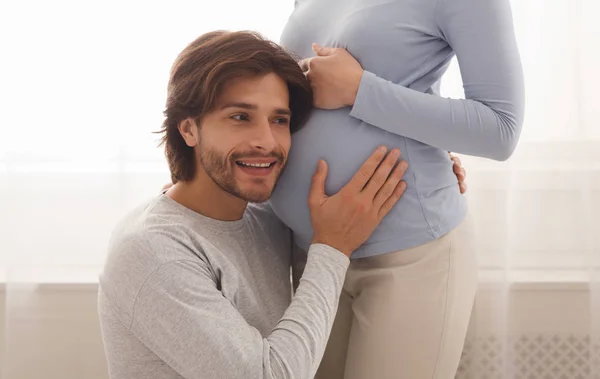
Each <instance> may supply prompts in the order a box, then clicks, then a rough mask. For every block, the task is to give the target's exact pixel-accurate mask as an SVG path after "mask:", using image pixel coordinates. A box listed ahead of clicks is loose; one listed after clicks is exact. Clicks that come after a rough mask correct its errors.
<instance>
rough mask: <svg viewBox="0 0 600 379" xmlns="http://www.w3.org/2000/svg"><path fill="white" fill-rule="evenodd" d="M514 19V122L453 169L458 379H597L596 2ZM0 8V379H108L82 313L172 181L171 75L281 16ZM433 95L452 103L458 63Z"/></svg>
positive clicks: (270, 30) (559, 2) (27, 5)
mask: <svg viewBox="0 0 600 379" xmlns="http://www.w3.org/2000/svg"><path fill="white" fill-rule="evenodd" d="M512 5H513V13H514V18H515V27H516V33H517V36H518V42H519V46H520V50H521V55H522V60H523V65H524V70H525V75H526V85H527V115H526V120H525V125H524V130H523V135H522V138H521V142H520V144H519V147H518V149H517V152H516V153H515V155H514V157H513V158H511V159H510V160H509V161H508V162H503V163H497V162H491V161H487V160H483V159H477V158H471V157H461V158H462V159H463V163H464V166H465V167H466V169H467V172H468V178H467V183H468V185H469V191H468V194H467V196H468V197H469V201H470V204H471V210H472V213H473V214H474V216H475V218H476V220H477V221H478V228H479V229H478V230H479V232H478V236H479V262H480V278H481V289H480V293H479V295H478V299H477V303H476V306H475V310H474V313H473V319H472V325H471V328H470V331H469V336H468V340H467V344H466V347H465V352H464V356H463V360H462V362H461V367H460V371H459V374H458V377H460V378H473V379H480V378H502V379H504V378H507V379H508V378H536V379H537V378H550V379H555V378H556V379H558V378H585V379H588V378H594V379H595V378H600V361H599V360H598V357H600V237H599V235H600V222H599V221H598V215H599V214H600V121H598V120H599V118H600V106H599V105H598V104H597V100H596V97H595V96H594V95H595V92H596V91H597V90H598V87H599V85H600V70H599V68H600V29H599V28H598V26H597V24H598V21H597V15H598V14H600V3H599V2H598V1H597V0H545V1H542V0H513V1H512ZM3 7H4V9H3V10H2V11H1V12H0V32H1V33H0V35H1V36H2V37H1V38H2V45H0V46H1V48H2V58H1V59H0V61H1V66H0V79H1V81H0V83H2V84H1V89H0V96H2V97H1V98H0V104H1V107H2V108H1V114H2V116H3V118H2V120H1V121H0V127H1V133H0V282H1V283H6V284H5V285H4V286H2V288H0V325H4V327H3V328H1V327H0V347H1V348H0V377H2V378H3V379H14V378H19V379H21V378H29V377H31V378H33V377H40V376H39V374H40V372H41V373H43V375H45V376H44V377H46V378H82V377H86V378H105V377H106V376H105V371H104V370H105V368H103V367H102V359H103V357H102V356H101V342H99V340H98V336H97V333H96V332H97V330H96V332H93V333H91V334H90V333H89V332H86V330H88V329H89V327H90V325H91V324H94V323H95V319H94V316H93V315H92V313H93V312H92V313H90V312H88V311H90V310H93V305H94V299H93V298H94V288H95V287H94V285H95V284H94V283H95V281H96V277H97V273H98V270H99V267H100V265H101V263H102V260H103V257H104V254H105V251H106V246H107V240H108V236H109V234H110V231H111V230H112V228H113V226H114V224H115V222H116V221H117V220H118V219H119V218H120V217H121V216H122V215H123V214H124V213H125V212H127V211H128V210H129V209H131V208H132V207H133V206H135V205H137V204H139V203H141V202H143V201H144V200H145V199H147V198H149V197H150V196H153V195H155V194H156V193H157V192H158V191H159V189H160V187H161V186H162V185H163V184H164V183H166V182H167V181H168V180H169V175H168V171H167V167H166V164H165V161H164V158H163V156H162V152H161V150H160V149H158V148H157V147H156V145H157V135H155V134H152V132H153V131H156V130H158V129H159V127H160V124H161V122H162V114H161V112H162V110H163V106H164V102H165V95H166V83H167V79H168V71H169V68H170V65H171V63H172V61H173V60H174V58H175V57H176V55H177V53H178V52H179V51H180V50H181V49H182V48H183V47H184V46H185V45H186V44H187V43H189V42H190V41H191V40H193V39H194V38H195V37H197V36H198V35H200V34H202V33H204V32H206V31H209V30H214V29H252V30H258V31H260V32H262V33H263V34H264V35H266V36H267V37H269V38H272V39H274V40H277V39H278V37H279V34H280V33H281V30H282V29H283V26H284V25H285V22H286V20H287V17H288V15H289V13H290V12H291V10H292V8H293V1H292V0H285V1H283V0H254V1H247V0H221V1H217V2H215V1H208V0H195V1H190V0H179V1H171V2H160V3H156V2H141V1H129V2H124V1H116V0H107V1H102V2H101V1H86V2H75V1H68V0H57V1H52V2H42V1H10V0H8V1H6V2H4V4H3ZM442 88H443V94H444V95H445V96H448V97H462V85H461V81H460V75H459V73H458V69H457V67H456V65H453V66H452V67H451V69H450V71H449V73H448V74H447V75H446V77H445V79H444V83H443V86H442ZM82 307H88V308H85V309H86V310H82V309H83V308H82ZM86 312H87V313H86ZM48 325H52V327H47V326H48ZM94 327H95V326H94ZM61 328H62V329H61ZM92 330H93V329H92ZM90 338H92V339H94V341H89V340H88V339H90ZM93 354H98V355H99V357H92V356H91V355H93ZM74 356H76V357H79V358H80V359H79V360H77V359H76V361H77V362H74V360H73V357H74ZM81 359H83V361H82V360H81ZM2 375H4V376H2Z"/></svg>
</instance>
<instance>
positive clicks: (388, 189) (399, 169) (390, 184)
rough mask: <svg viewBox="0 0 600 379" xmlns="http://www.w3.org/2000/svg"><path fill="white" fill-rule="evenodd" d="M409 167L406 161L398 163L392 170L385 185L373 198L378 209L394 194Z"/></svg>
mask: <svg viewBox="0 0 600 379" xmlns="http://www.w3.org/2000/svg"><path fill="white" fill-rule="evenodd" d="M407 168H408V164H407V163H406V161H402V162H400V163H398V165H396V167H395V168H394V171H392V173H391V174H390V176H389V177H388V179H387V180H386V181H385V184H384V185H383V187H381V189H380V190H379V192H377V195H376V196H375V199H374V200H373V206H374V207H375V209H376V210H377V211H379V208H381V206H382V205H383V204H384V203H385V202H386V200H387V199H389V198H390V196H392V195H393V194H394V190H395V189H396V187H397V186H398V183H400V180H402V177H403V176H404V173H406V169H407Z"/></svg>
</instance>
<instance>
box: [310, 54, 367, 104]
mask: <svg viewBox="0 0 600 379" xmlns="http://www.w3.org/2000/svg"><path fill="white" fill-rule="evenodd" d="M312 48H313V50H314V52H315V53H316V54H317V56H316V57H314V58H307V59H304V60H302V61H300V67H301V68H302V71H304V73H305V74H306V77H307V78H308V79H309V80H310V84H311V86H312V88H313V96H314V105H315V107H317V108H322V109H338V108H342V107H348V106H352V105H354V100H355V99H356V93H357V92H358V86H359V85H360V80H361V78H362V74H363V68H362V67H361V65H360V63H358V61H357V60H356V59H354V57H353V56H352V55H350V53H349V52H348V51H347V50H346V49H341V48H332V47H321V46H319V45H317V44H313V45H312Z"/></svg>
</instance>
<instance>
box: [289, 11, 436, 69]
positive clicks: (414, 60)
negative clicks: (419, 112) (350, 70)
mask: <svg viewBox="0 0 600 379" xmlns="http://www.w3.org/2000/svg"><path fill="white" fill-rule="evenodd" d="M435 5H436V1H435V0H298V1H297V2H296V7H295V9H294V12H293V13H292V15H291V16H290V19H289V21H288V24H287V25H286V27H285V29H284V31H283V34H282V36H281V43H282V44H283V45H284V46H285V47H286V48H288V49H289V50H290V51H291V52H293V53H294V54H296V55H298V56H299V57H301V58H306V57H310V56H313V55H314V53H313V52H312V50H311V44H312V43H313V42H316V43H318V44H320V45H323V46H331V47H341V48H345V49H347V50H348V51H349V52H350V53H351V54H352V55H353V56H354V57H355V58H356V59H357V60H358V61H359V62H360V63H361V65H362V66H363V68H365V69H367V70H369V71H372V72H374V73H376V74H379V75H382V76H390V75H392V76H394V77H395V78H390V80H394V79H398V75H400V77H402V76H403V75H402V74H403V73H412V72H415V69H417V68H418V67H419V66H422V65H423V64H424V62H426V61H427V60H428V59H429V58H430V57H431V55H432V54H434V53H435V51H436V50H438V51H439V49H440V47H442V46H443V45H444V44H445V42H443V41H442V40H441V38H439V36H438V34H439V33H438V32H437V30H436V27H435V22H434V18H435Z"/></svg>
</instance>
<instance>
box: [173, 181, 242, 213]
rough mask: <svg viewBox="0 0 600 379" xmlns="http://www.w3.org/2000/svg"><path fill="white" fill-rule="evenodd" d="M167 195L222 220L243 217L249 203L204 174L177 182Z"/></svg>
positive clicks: (185, 205) (190, 207)
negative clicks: (188, 180) (226, 190)
mask: <svg viewBox="0 0 600 379" xmlns="http://www.w3.org/2000/svg"><path fill="white" fill-rule="evenodd" d="M166 195H167V196H169V197H170V198H171V199H173V200H175V201H176V202H178V203H179V204H181V205H183V206H184V207H186V208H189V209H191V210H193V211H194V212H196V213H199V214H201V215H203V216H206V217H209V218H212V219H215V220H220V221H236V220H239V219H241V218H242V217H243V215H244V211H245V210H246V206H247V205H248V203H247V202H246V201H244V200H242V199H240V198H238V197H236V196H233V195H232V194H230V193H228V192H225V191H224V190H223V189H222V188H221V187H219V186H218V185H217V184H216V183H215V182H214V181H213V180H212V179H211V178H210V177H208V175H202V174H199V175H196V178H195V179H194V180H192V181H190V182H177V183H176V184H175V185H173V187H171V188H170V189H169V190H168V191H167V193H166Z"/></svg>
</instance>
